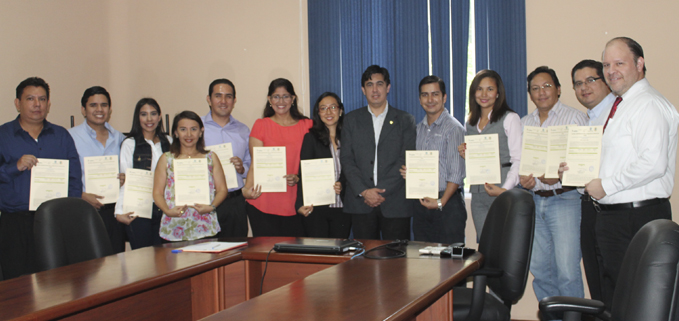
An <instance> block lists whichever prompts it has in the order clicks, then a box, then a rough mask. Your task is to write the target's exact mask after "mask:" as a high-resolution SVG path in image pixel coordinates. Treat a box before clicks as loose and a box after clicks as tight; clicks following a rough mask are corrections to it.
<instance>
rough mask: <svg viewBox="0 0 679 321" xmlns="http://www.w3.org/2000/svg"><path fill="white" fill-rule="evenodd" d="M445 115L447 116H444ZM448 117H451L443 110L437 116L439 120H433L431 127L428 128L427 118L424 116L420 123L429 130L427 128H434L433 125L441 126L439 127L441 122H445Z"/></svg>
mask: <svg viewBox="0 0 679 321" xmlns="http://www.w3.org/2000/svg"><path fill="white" fill-rule="evenodd" d="M446 114H447V115H448V116H446ZM449 116H452V115H450V113H449V112H448V110H447V109H445V108H444V109H443V112H442V113H441V115H439V118H436V120H435V121H434V122H433V123H431V126H429V122H428V121H427V116H426V115H425V116H424V119H422V123H423V124H424V125H425V126H427V128H429V127H434V125H436V126H441V125H442V124H443V122H445V121H446V118H447V117H449Z"/></svg>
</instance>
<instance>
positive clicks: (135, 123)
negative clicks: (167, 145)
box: [127, 98, 165, 139]
mask: <svg viewBox="0 0 679 321" xmlns="http://www.w3.org/2000/svg"><path fill="white" fill-rule="evenodd" d="M144 105H149V106H151V107H153V109H155V110H156V111H157V112H158V117H160V122H159V123H158V127H156V136H158V137H159V138H160V137H163V132H164V131H165V130H164V129H163V117H162V115H163V114H162V113H161V112H160V105H158V102H157V101H156V100H155V99H153V98H142V99H139V101H138V102H137V106H135V107H134V116H132V129H130V133H129V134H127V137H132V138H135V139H137V138H141V139H143V138H144V130H143V129H142V128H141V122H140V121H139V113H141V108H142V107H144Z"/></svg>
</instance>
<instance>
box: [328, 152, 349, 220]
mask: <svg viewBox="0 0 679 321" xmlns="http://www.w3.org/2000/svg"><path fill="white" fill-rule="evenodd" d="M328 145H330V147H328V148H330V153H332V161H333V162H334V163H335V182H337V181H339V178H340V173H342V164H341V163H340V149H339V147H340V143H339V142H337V150H335V147H333V146H332V143H330V144H328ZM342 188H346V186H342ZM330 207H331V208H342V207H344V204H342V198H341V197H340V196H339V195H338V194H335V204H330Z"/></svg>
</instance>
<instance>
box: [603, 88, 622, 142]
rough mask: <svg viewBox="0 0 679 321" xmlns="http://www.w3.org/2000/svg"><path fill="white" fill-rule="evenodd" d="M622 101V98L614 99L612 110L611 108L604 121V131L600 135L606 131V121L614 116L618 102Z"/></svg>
mask: <svg viewBox="0 0 679 321" xmlns="http://www.w3.org/2000/svg"><path fill="white" fill-rule="evenodd" d="M621 101H622V97H620V96H618V98H615V102H614V103H613V108H611V112H610V113H609V114H608V118H607V119H606V123H605V124H604V130H603V131H602V133H603V132H604V131H605V130H606V126H608V121H609V120H611V118H613V116H614V115H615V111H616V110H618V105H620V102H621Z"/></svg>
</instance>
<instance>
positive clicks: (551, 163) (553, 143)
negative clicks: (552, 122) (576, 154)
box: [545, 125, 574, 178]
mask: <svg viewBox="0 0 679 321" xmlns="http://www.w3.org/2000/svg"><path fill="white" fill-rule="evenodd" d="M570 126H574V125H562V126H549V127H548V128H549V149H548V150H547V171H546V172H545V178H559V164H561V163H563V162H565V161H566V146H567V144H568V127H570Z"/></svg>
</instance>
